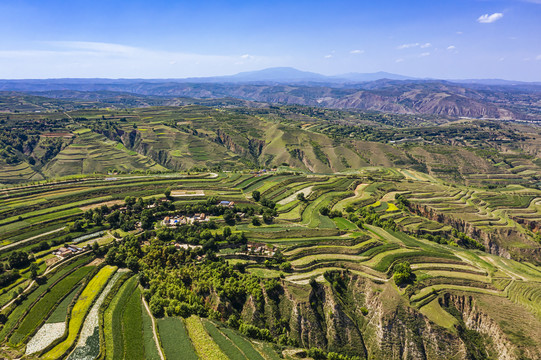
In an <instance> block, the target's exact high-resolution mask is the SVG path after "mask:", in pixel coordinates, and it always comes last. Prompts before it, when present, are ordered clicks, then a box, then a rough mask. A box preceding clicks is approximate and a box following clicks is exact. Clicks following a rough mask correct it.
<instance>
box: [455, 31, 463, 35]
mask: <svg viewBox="0 0 541 360" xmlns="http://www.w3.org/2000/svg"><path fill="white" fill-rule="evenodd" d="M456 34H457V35H462V34H464V33H463V32H462V31H457V32H456Z"/></svg>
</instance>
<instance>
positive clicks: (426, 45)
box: [421, 43, 432, 49]
mask: <svg viewBox="0 0 541 360" xmlns="http://www.w3.org/2000/svg"><path fill="white" fill-rule="evenodd" d="M431 46H432V44H431V43H425V44H423V45H421V49H426V48H429V47H431Z"/></svg>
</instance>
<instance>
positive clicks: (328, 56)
mask: <svg viewBox="0 0 541 360" xmlns="http://www.w3.org/2000/svg"><path fill="white" fill-rule="evenodd" d="M324 58H325V59H330V58H332V55H331V54H327V55H325V56H324Z"/></svg>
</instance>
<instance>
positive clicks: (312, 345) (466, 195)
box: [0, 168, 541, 360]
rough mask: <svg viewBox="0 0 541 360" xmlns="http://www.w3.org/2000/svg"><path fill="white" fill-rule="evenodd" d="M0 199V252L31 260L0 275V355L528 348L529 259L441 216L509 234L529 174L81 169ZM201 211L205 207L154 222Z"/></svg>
mask: <svg viewBox="0 0 541 360" xmlns="http://www.w3.org/2000/svg"><path fill="white" fill-rule="evenodd" d="M166 189H169V190H170V192H169V193H167V190H166ZM255 191H257V192H259V194H260V196H261V197H260V200H259V201H256V199H255V198H254V194H255ZM164 192H165V193H166V195H167V196H168V198H167V197H165V196H164ZM301 192H302V193H303V194H305V195H304V197H303V198H304V199H300V198H299V197H298V195H297V194H299V193H301ZM504 194H505V198H506V199H514V203H511V202H509V201H507V202H503V201H502V200H501V197H502V196H503V195H504ZM28 197H32V198H33V200H32V202H28V201H27V199H28ZM2 198H3V199H4V200H6V204H7V203H9V205H8V206H7V207H5V208H3V209H2V210H1V212H0V214H1V217H2V220H1V221H0V230H1V231H0V233H1V235H0V239H2V244H3V247H2V257H0V260H3V261H6V263H7V261H9V260H8V259H10V258H12V257H13V256H12V254H13V253H20V252H32V253H33V254H34V257H33V259H34V260H33V261H36V263H37V264H38V268H37V274H40V275H41V277H40V279H38V280H39V281H37V282H36V283H31V276H30V270H29V269H30V267H31V266H30V265H29V264H28V263H25V264H22V265H20V266H21V267H22V268H21V275H20V277H19V278H17V279H15V280H14V281H15V282H14V283H9V284H8V285H5V287H4V291H5V293H6V294H9V293H10V292H12V291H14V289H16V287H17V286H20V287H25V288H27V290H26V291H25V292H24V293H23V294H22V295H17V294H15V295H14V296H15V297H16V298H20V301H18V302H10V297H6V296H3V297H0V300H1V301H2V305H3V308H2V309H3V310H2V314H3V315H4V316H5V318H4V320H3V322H4V326H3V327H2V329H1V330H0V336H1V338H2V341H3V345H4V346H3V348H2V350H1V351H2V356H3V357H6V358H19V357H20V356H21V355H22V354H26V356H27V358H51V359H52V358H64V357H67V358H79V357H82V356H89V357H96V356H104V357H107V358H108V357H112V358H114V357H116V356H120V357H124V355H119V354H131V355H129V358H130V359H143V358H159V357H160V354H163V355H164V356H165V358H166V359H177V358H178V354H179V350H182V354H183V357H182V358H183V359H184V358H190V359H198V358H199V359H210V358H212V359H217V358H220V359H265V360H266V359H271V360H274V359H278V358H280V355H281V356H283V358H286V359H295V358H305V357H307V356H310V357H312V358H314V357H317V356H320V358H321V357H322V356H325V357H323V358H328V359H332V358H333V357H332V356H334V358H336V356H342V359H369V358H378V359H402V358H425V359H440V358H450V357H452V358H457V359H471V358H489V359H517V360H518V359H525V358H529V359H536V358H538V357H539V356H541V354H540V353H539V349H540V348H541V344H540V343H539V339H540V336H541V312H540V309H539V296H540V294H541V293H540V291H541V281H540V279H541V269H540V268H539V263H541V259H536V260H535V259H534V260H532V261H531V262H530V261H525V260H524V259H523V260H522V261H520V262H519V261H516V260H513V259H510V258H509V256H508V255H507V254H504V253H500V254H496V253H495V252H494V248H493V245H492V244H491V243H490V242H485V240H487V241H489V239H485V238H484V237H483V236H477V235H478V233H476V232H475V231H470V230H469V229H460V228H459V227H456V224H453V223H448V222H447V220H446V218H447V217H453V218H455V217H457V216H460V214H464V213H466V214H468V216H470V218H469V219H468V221H470V222H472V223H473V222H474V221H479V220H478V219H475V217H485V218H486V220H485V222H486V221H494V222H498V223H499V224H498V227H499V228H500V229H506V228H507V229H510V230H512V229H515V230H516V229H520V231H521V232H522V234H526V233H527V231H528V230H527V229H525V228H521V227H520V225H519V223H518V222H517V223H515V224H511V223H504V222H503V219H507V217H506V216H507V215H506V214H509V215H510V214H513V216H514V217H515V218H518V217H521V216H526V214H527V217H528V218H529V219H532V220H533V219H537V220H534V221H538V219H539V217H540V216H541V214H540V213H539V210H538V205H536V204H537V201H538V199H539V194H538V193H537V192H535V193H534V192H533V191H532V190H531V189H526V188H522V187H520V186H514V187H508V188H505V189H500V190H498V191H496V190H491V191H488V190H487V191H483V190H480V189H478V190H476V191H472V189H471V188H468V187H453V186H443V185H442V184H441V183H440V182H439V181H437V180H435V179H433V178H430V177H428V176H426V175H424V174H422V173H418V172H414V171H406V170H403V171H397V170H395V169H375V168H365V169H364V170H363V171H362V172H359V173H358V174H356V175H355V176H338V175H330V176H329V175H326V176H323V175H320V176H314V175H309V176H307V175H294V174H291V173H286V172H282V173H279V172H278V173H273V174H264V175H260V174H250V173H219V174H208V173H199V174H192V175H187V174H176V175H174V174H167V175H146V176H116V177H114V178H111V177H100V176H95V175H94V176H92V177H88V178H86V179H78V180H64V181H62V182H58V183H43V184H39V185H32V186H26V187H20V188H11V189H5V191H4V192H3V194H2ZM136 198H139V199H138V200H136ZM522 198H528V199H533V201H531V202H528V201H527V200H526V199H522ZM122 199H124V200H122ZM263 199H265V200H263ZM480 199H483V200H484V201H486V203H480V202H479V201H478V200H480ZM498 199H500V200H498ZM221 201H234V202H235V204H234V205H231V206H228V207H227V206H226V207H224V206H217V205H216V204H218V203H219V202H221ZM269 201H270V202H269ZM498 201H499V203H498ZM473 204H479V208H474V207H473ZM527 204H529V205H527ZM419 206H426V207H431V208H433V209H439V211H444V212H446V215H445V217H444V218H432V217H428V216H426V214H425V213H422V212H421V213H418V212H417V210H416V209H418V208H419ZM470 207H471V208H470ZM141 209H144V210H141ZM447 209H456V213H454V214H453V212H452V211H449V210H447ZM498 209H505V211H498ZM536 211H537V213H535V212H536ZM200 212H205V213H206V214H207V216H210V221H199V222H194V223H193V224H192V225H190V224H187V225H172V224H169V225H168V224H166V223H165V219H186V218H193V217H194V216H195V215H194V213H200ZM240 214H243V215H242V216H241V215H240ZM494 217H500V220H496V219H493V220H488V219H490V218H494ZM253 219H259V220H257V221H256V220H253ZM139 223H140V225H138V224H139ZM474 226H476V227H477V228H478V229H480V231H490V226H487V225H486V224H484V225H483V224H481V223H479V224H475V225H474ZM141 227H142V228H141ZM457 229H458V230H457ZM462 231H465V232H466V233H464V232H462ZM36 234H37V235H36ZM115 239H117V240H115ZM492 239H493V240H494V238H492ZM68 244H72V245H71V246H77V247H80V248H83V247H84V246H85V245H92V244H95V245H92V250H90V249H89V250H87V251H80V252H78V253H76V255H75V256H74V257H70V256H68V257H66V258H62V257H60V256H56V255H54V254H52V253H51V252H56V251H59V249H60V250H61V248H62V247H63V246H67V245H68ZM47 246H48V247H47ZM527 246H532V244H531V243H523V244H522V245H521V246H520V248H522V249H526V247H527ZM498 255H500V256H498ZM511 256H512V257H515V254H512V255H511ZM95 258H97V260H94V259H95ZM103 261H105V263H106V264H107V265H106V266H103V265H104V264H103ZM400 267H406V269H407V270H404V271H405V273H404V274H407V275H403V276H402V277H401V278H400V279H401V280H399V276H398V275H397V273H399V272H400V271H402V270H400V271H399V270H398V269H399V268H400ZM26 269H28V270H26ZM117 269H118V270H117ZM10 272H11V270H10V271H9V272H8V273H10ZM133 273H136V274H137V276H133ZM28 284H29V285H30V286H28V287H27V285H28ZM47 289H49V290H48V291H47ZM519 319H520V320H519ZM53 329H56V330H54V333H53V332H52V331H53ZM66 329H69V332H66ZM100 329H103V330H100ZM47 331H48V334H49V335H47V336H46V333H47ZM154 333H156V335H154ZM338 354H340V355H338ZM68 355H69V356H68ZM126 356H128V355H126Z"/></svg>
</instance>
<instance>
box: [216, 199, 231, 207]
mask: <svg viewBox="0 0 541 360" xmlns="http://www.w3.org/2000/svg"><path fill="white" fill-rule="evenodd" d="M233 205H235V203H234V202H233V201H228V200H222V201H220V202H219V203H218V206H225V207H233Z"/></svg>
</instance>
